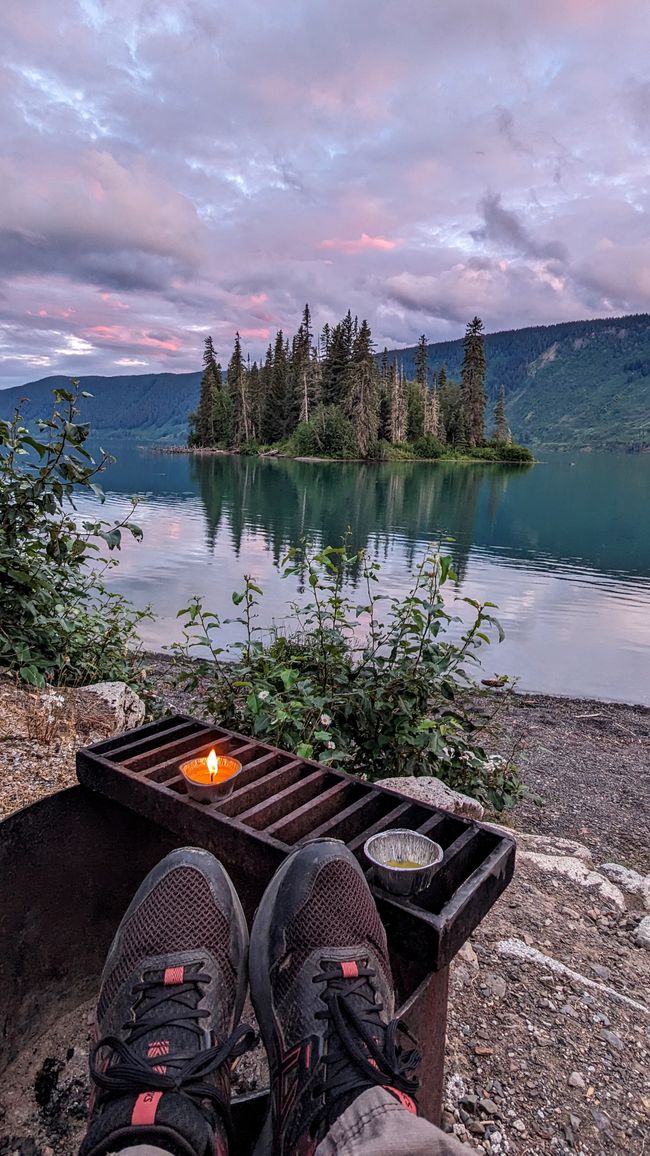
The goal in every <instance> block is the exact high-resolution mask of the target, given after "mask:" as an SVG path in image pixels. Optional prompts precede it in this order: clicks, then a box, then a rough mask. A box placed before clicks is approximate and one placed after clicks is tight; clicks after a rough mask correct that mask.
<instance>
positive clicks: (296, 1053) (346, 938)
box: [250, 839, 420, 1156]
mask: <svg viewBox="0 0 650 1156" xmlns="http://www.w3.org/2000/svg"><path fill="white" fill-rule="evenodd" d="M250 983H251V997H252V1000H253V1005H254V1007H255V1012H256V1014H257V1019H258V1023H259V1026H260V1031H261V1033H262V1038H263V1040H264V1044H265V1047H266V1050H267V1052H268V1056H269V1063H270V1069H271V1113H270V1115H269V1117H268V1119H267V1122H266V1125H265V1130H264V1133H263V1135H262V1137H261V1138H260V1141H259V1143H258V1146H257V1148H256V1150H255V1154H256V1156H262V1153H269V1152H272V1153H273V1156H289V1153H292V1154H293V1153H296V1154H297V1156H311V1154H312V1153H313V1152H314V1151H315V1150H316V1147H317V1146H318V1144H319V1143H320V1141H321V1139H322V1138H323V1136H324V1135H326V1133H327V1131H328V1130H329V1128H330V1127H331V1125H332V1123H333V1122H334V1120H335V1119H336V1118H337V1117H338V1116H339V1115H340V1114H341V1112H343V1111H344V1110H345V1109H346V1108H347V1107H348V1106H349V1105H350V1104H351V1103H352V1102H353V1100H355V1099H356V1098H357V1096H359V1095H360V1094H361V1093H362V1092H364V1091H365V1090H366V1089H368V1088H372V1087H376V1086H377V1085H379V1086H383V1087H386V1088H388V1090H389V1091H391V1092H392V1093H393V1094H394V1095H395V1096H396V1097H397V1098H398V1099H399V1100H400V1101H401V1102H402V1104H403V1105H404V1106H405V1107H408V1108H409V1109H410V1110H411V1111H416V1110H417V1109H416V1106H415V1103H414V1101H413V1099H412V1098H411V1097H412V1094H413V1093H414V1091H415V1090H416V1088H417V1080H416V1079H415V1078H414V1069H415V1067H416V1066H417V1064H418V1063H419V1060H420V1057H419V1055H418V1053H417V1051H416V1050H410V1051H405V1050H403V1049H402V1048H401V1047H400V1046H399V1044H398V1042H397V1036H398V1032H399V1031H403V1027H402V1025H401V1024H400V1023H399V1021H398V1020H395V1019H392V1017H393V1014H394V1003H395V999H394V993H393V982H392V978H391V972H390V964H389V960H388V950H387V945H386V934H385V931H384V928H383V926H382V923H381V920H380V918H379V915H378V912H377V908H376V906H375V901H374V899H373V897H372V894H371V891H370V888H369V887H368V884H367V883H366V880H365V877H364V874H363V872H362V870H361V868H360V867H359V865H358V863H357V861H356V859H355V858H354V856H353V855H352V853H351V852H350V851H348V850H347V848H346V847H345V845H344V844H343V843H340V842H337V841H336V840H326V839H323V840H315V841H313V842H311V843H308V844H306V845H305V846H303V847H301V848H299V849H298V850H296V851H294V852H292V853H291V854H290V855H289V857H288V858H287V859H286V860H285V862H284V864H283V865H282V867H280V869H279V871H278V872H277V873H276V875H275V877H274V879H273V880H272V882H271V884H270V885H269V887H268V889H267V891H266V893H265V895H264V897H263V899H262V902H261V904H260V907H259V910H258V912H257V915H256V917H255V922H254V924H253V930H252V932H251V950H250ZM411 1042H412V1041H411Z"/></svg>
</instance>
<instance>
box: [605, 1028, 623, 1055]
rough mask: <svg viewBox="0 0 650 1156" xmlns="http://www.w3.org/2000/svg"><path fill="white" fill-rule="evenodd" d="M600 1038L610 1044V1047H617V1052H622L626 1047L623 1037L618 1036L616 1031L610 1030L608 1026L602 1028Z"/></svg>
mask: <svg viewBox="0 0 650 1156" xmlns="http://www.w3.org/2000/svg"><path fill="white" fill-rule="evenodd" d="M600 1038H601V1040H604V1041H605V1043H607V1044H609V1046H610V1048H616V1051H617V1052H622V1051H624V1049H625V1044H624V1043H623V1041H622V1039H621V1037H620V1036H617V1034H616V1032H610V1031H608V1030H607V1028H601V1029H600Z"/></svg>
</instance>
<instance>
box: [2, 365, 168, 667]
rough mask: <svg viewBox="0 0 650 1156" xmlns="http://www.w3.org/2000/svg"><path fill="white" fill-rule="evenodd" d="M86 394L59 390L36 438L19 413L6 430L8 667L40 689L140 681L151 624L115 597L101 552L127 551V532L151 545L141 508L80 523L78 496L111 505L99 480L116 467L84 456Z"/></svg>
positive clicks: (4, 570) (4, 537)
mask: <svg viewBox="0 0 650 1156" xmlns="http://www.w3.org/2000/svg"><path fill="white" fill-rule="evenodd" d="M77 386H78V383H77V382H73V390H65V389H57V390H54V391H53V394H54V407H53V411H52V414H51V416H50V418H49V419H48V420H46V421H39V422H36V423H35V427H36V428H35V432H34V433H31V432H30V430H29V429H28V428H27V426H25V425H24V424H23V421H22V417H21V413H20V411H19V410H18V411H17V412H16V414H15V416H14V418H13V420H12V421H0V585H1V589H2V597H1V599H0V667H5V668H6V669H8V670H10V671H12V672H15V673H16V674H18V675H19V677H20V678H22V679H23V680H24V681H26V682H29V683H32V684H33V685H35V686H43V685H45V683H46V682H55V683H67V684H76V685H80V684H82V683H86V682H95V681H97V680H102V679H109V680H110V679H121V680H125V681H133V679H134V678H135V676H136V672H137V669H138V657H137V653H136V650H134V649H132V647H133V645H134V644H135V643H136V640H137V633H136V629H137V626H138V623H139V622H140V621H141V620H142V619H143V618H144V617H147V616H149V615H148V612H145V611H136V610H134V609H133V607H131V606H130V605H129V603H127V602H126V601H125V599H124V598H122V597H120V596H119V595H117V594H112V593H109V592H108V591H107V590H106V588H105V586H104V585H103V582H102V579H101V575H102V574H103V573H104V572H105V571H106V569H107V568H108V567H110V566H112V565H115V563H114V562H110V561H107V560H106V559H103V560H102V558H101V557H100V556H99V555H98V550H99V548H100V544H103V546H104V547H108V549H109V550H115V549H118V548H119V546H120V540H121V535H122V531H124V530H127V531H129V532H130V533H131V534H132V535H133V536H134V537H135V538H141V537H142V533H141V531H140V529H139V528H138V526H136V525H135V524H134V523H133V522H132V521H131V515H132V513H133V510H134V508H135V499H134V500H133V501H132V505H131V509H130V510H129V513H128V514H127V516H126V517H125V518H123V519H122V520H121V521H119V522H115V523H109V522H106V521H93V522H90V521H87V522H83V523H81V524H79V521H78V519H77V518H76V517H75V505H74V496H75V493H77V492H78V491H80V490H88V491H91V492H93V493H95V494H97V495H99V496H102V497H103V495H102V491H101V489H100V487H99V486H98V485H97V484H96V481H95V480H94V479H95V478H96V476H97V475H98V474H99V473H100V472H101V470H102V469H103V468H104V466H105V465H106V463H107V462H108V461H110V460H112V459H110V458H109V456H108V455H107V454H103V456H102V458H101V460H100V461H99V462H95V461H94V460H93V458H92V457H91V455H90V454H89V452H88V450H87V449H86V448H85V442H86V440H87V438H88V434H89V427H88V425H85V424H80V423H78V422H77V421H76V418H77V417H78V413H79V411H78V409H77V406H76V399H77V396H78V390H77ZM86 396H87V395H86ZM93 561H95V562H96V563H97V564H98V566H99V567H100V568H97V567H93V565H92V563H93Z"/></svg>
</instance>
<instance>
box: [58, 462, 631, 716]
mask: <svg viewBox="0 0 650 1156" xmlns="http://www.w3.org/2000/svg"><path fill="white" fill-rule="evenodd" d="M108 448H109V449H110V450H111V451H112V452H113V453H115V454H116V455H117V457H118V462H117V463H116V465H114V466H112V467H111V468H110V470H109V471H108V472H107V474H106V475H105V481H104V485H105V489H106V492H107V502H106V505H105V507H104V516H111V515H113V514H117V513H122V512H123V511H124V509H125V504H126V496H127V495H129V494H138V495H139V496H140V497H141V504H140V507H139V509H138V512H137V521H138V522H139V523H140V525H141V526H142V528H143V531H144V541H143V542H142V543H136V542H133V541H131V540H130V539H129V541H127V542H125V545H124V548H123V550H122V551H121V564H120V566H119V569H117V570H116V571H115V572H114V573H113V574H112V576H111V579H110V584H111V586H112V587H113V588H114V589H116V590H119V591H120V592H121V593H123V594H125V595H127V596H128V597H129V598H131V599H132V600H133V601H134V602H135V603H136V604H137V605H138V606H145V605H146V604H147V603H151V604H152V606H153V608H154V609H155V611H156V614H157V619H156V621H155V622H154V623H148V624H145V627H144V629H143V637H144V641H145V642H146V644H147V645H148V646H149V647H151V648H156V649H160V648H162V647H163V646H164V645H166V644H167V643H169V642H170V641H172V640H173V639H175V638H178V637H180V626H179V623H178V621H177V619H176V611H177V609H178V608H179V607H181V606H183V605H186V604H187V601H188V599H189V598H190V597H191V595H192V594H194V593H200V594H203V595H204V596H205V598H206V602H207V603H208V604H209V606H210V608H211V609H214V610H216V611H217V612H219V613H222V614H226V615H228V614H234V613H235V610H234V607H233V606H232V602H231V599H230V595H231V592H232V590H233V589H236V588H238V586H239V585H240V582H241V577H242V575H243V574H244V573H251V574H253V575H255V576H256V577H257V578H258V579H259V582H260V583H261V585H262V587H263V588H264V591H265V598H264V603H263V607H264V613H265V618H264V620H263V622H264V623H268V622H269V621H270V620H271V619H272V618H273V617H275V619H276V620H279V619H282V618H283V617H285V615H286V614H287V604H288V602H289V601H291V598H292V597H293V595H294V594H295V592H296V587H295V586H292V585H291V582H290V581H289V580H286V579H284V580H283V579H282V578H281V577H280V574H279V571H278V562H279V560H280V559H281V558H282V556H283V554H284V552H285V551H286V549H287V547H289V546H292V545H297V544H298V543H299V541H300V540H301V539H302V538H305V537H308V538H311V539H312V540H313V541H314V542H316V543H317V544H323V545H325V544H333V545H337V544H339V543H340V540H341V537H342V535H343V534H344V533H345V532H346V529H347V528H348V527H349V528H350V531H351V535H352V542H353V545H354V546H355V547H356V548H358V547H365V548H367V549H368V551H369V552H370V553H371V554H372V555H374V556H376V557H377V558H379V560H380V561H381V562H382V564H383V568H382V572H381V574H382V592H383V593H387V594H399V593H400V592H403V591H404V590H406V588H407V587H408V584H409V576H410V573H411V571H412V568H413V566H414V565H417V563H418V561H419V559H420V558H421V557H422V555H423V552H424V551H425V550H426V548H427V546H428V545H429V544H430V543H431V542H433V541H435V540H436V539H437V538H440V537H441V536H451V537H453V539H454V541H453V543H451V544H450V545H449V548H448V551H449V552H450V553H452V554H453V556H454V559H455V563H456V571H457V573H458V578H459V582H458V586H457V587H456V588H451V589H450V590H449V593H448V601H449V604H450V607H451V608H455V598H457V596H458V595H467V596H470V597H473V598H480V599H490V600H491V601H493V602H496V603H497V604H498V606H499V610H498V612H497V613H498V617H499V618H500V620H501V622H502V624H503V626H504V628H505V631H506V639H505V641H504V642H503V643H502V644H501V645H500V646H497V645H493V646H491V647H489V648H486V649H485V650H484V652H483V670H484V674H485V675H486V676H491V675H492V674H494V673H495V672H505V673H508V674H510V675H514V676H516V677H517V678H518V680H519V687H520V688H521V689H523V690H529V691H543V692H546V693H550V694H564V695H573V696H585V697H594V698H606V699H617V700H620V701H627V702H637V703H646V704H650V501H649V498H650V455H648V454H646V455H610V454H595V453H593V454H582V453H576V454H574V456H573V457H572V456H571V455H570V454H561V455H559V454H558V455H549V456H548V457H546V458H545V460H544V461H543V462H541V463H540V464H539V465H536V466H533V467H530V468H525V467H524V468H522V467H506V466H500V465H473V464H472V465H455V464H451V463H448V464H435V463H411V462H405V463H390V464H389V463H386V464H375V465H362V464H357V463H342V462H328V463H311V462H295V461H274V460H260V459H257V458H239V457H225V456H220V457H201V458H198V457H189V456H185V455H179V456H172V455H162V454H156V453H152V452H151V451H148V450H140V449H138V448H137V447H136V446H134V445H133V444H120V445H117V444H115V445H109V447H108ZM95 506H96V500H95V499H94V498H88V499H86V498H84V499H83V500H82V503H81V509H82V512H84V513H86V512H90V508H91V507H92V508H93V512H98V511H95ZM225 633H226V635H228V634H229V632H228V631H226V632H225Z"/></svg>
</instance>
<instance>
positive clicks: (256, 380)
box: [248, 361, 264, 441]
mask: <svg viewBox="0 0 650 1156" xmlns="http://www.w3.org/2000/svg"><path fill="white" fill-rule="evenodd" d="M248 396H249V398H250V408H251V427H252V428H251V437H252V438H253V440H254V441H259V440H260V438H261V436H262V407H263V403H264V393H263V381H262V373H261V371H260V367H259V366H258V364H257V362H256V361H254V362H253V364H252V365H251V367H250V372H249V374H248Z"/></svg>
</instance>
